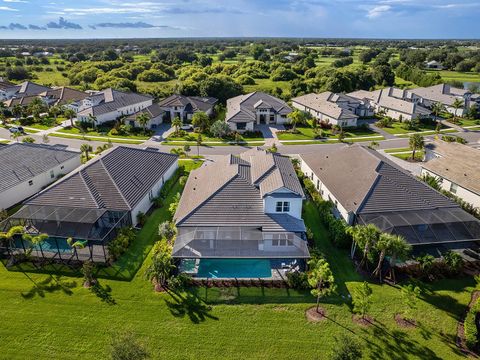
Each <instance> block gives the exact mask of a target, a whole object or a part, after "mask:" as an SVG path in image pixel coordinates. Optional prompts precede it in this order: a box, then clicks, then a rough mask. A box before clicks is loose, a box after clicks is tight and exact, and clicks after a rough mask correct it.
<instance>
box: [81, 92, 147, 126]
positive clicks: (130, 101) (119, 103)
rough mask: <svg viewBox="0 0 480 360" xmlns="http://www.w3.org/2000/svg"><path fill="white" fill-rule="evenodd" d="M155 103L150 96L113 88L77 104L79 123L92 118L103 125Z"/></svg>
mask: <svg viewBox="0 0 480 360" xmlns="http://www.w3.org/2000/svg"><path fill="white" fill-rule="evenodd" d="M152 103H153V98H152V97H151V96H150V95H143V94H137V93H129V92H123V91H119V90H114V89H112V88H109V89H106V90H103V91H100V92H98V93H94V94H92V95H90V96H88V97H86V98H85V99H83V100H81V101H79V102H77V105H76V107H75V108H76V110H77V111H78V112H77V119H78V121H84V122H89V121H90V120H91V118H92V117H93V118H95V119H96V123H97V125H98V124H102V123H104V122H107V121H112V120H116V119H118V118H120V117H122V116H127V115H131V114H135V113H138V112H139V111H140V110H143V109H145V108H147V107H149V106H150V105H152Z"/></svg>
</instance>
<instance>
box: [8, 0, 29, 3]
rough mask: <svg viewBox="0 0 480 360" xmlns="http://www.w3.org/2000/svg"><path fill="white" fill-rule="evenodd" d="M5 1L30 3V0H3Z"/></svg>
mask: <svg viewBox="0 0 480 360" xmlns="http://www.w3.org/2000/svg"><path fill="white" fill-rule="evenodd" d="M3 2H6V3H28V1H25V0H3Z"/></svg>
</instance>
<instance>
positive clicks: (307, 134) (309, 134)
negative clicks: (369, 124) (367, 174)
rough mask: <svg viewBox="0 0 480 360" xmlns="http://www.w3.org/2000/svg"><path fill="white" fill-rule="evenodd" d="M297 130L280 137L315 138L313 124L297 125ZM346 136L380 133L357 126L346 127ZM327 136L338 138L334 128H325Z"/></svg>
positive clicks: (281, 138) (283, 139)
mask: <svg viewBox="0 0 480 360" xmlns="http://www.w3.org/2000/svg"><path fill="white" fill-rule="evenodd" d="M297 130H298V131H299V132H298V133H289V132H284V133H279V134H278V135H277V136H278V139H279V140H282V141H291V140H315V136H316V134H315V131H314V129H313V128H312V127H311V126H308V125H305V126H297ZM344 131H345V137H347V138H354V137H358V136H376V135H378V134H377V133H376V132H374V131H372V130H370V129H364V128H357V129H348V128H345V129H344ZM324 132H325V134H326V136H327V137H328V138H336V137H337V135H334V134H333V133H332V130H324Z"/></svg>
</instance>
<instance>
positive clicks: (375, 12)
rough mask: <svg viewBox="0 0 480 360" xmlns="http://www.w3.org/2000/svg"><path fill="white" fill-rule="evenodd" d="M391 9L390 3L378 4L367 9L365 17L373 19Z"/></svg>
mask: <svg viewBox="0 0 480 360" xmlns="http://www.w3.org/2000/svg"><path fill="white" fill-rule="evenodd" d="M391 9H392V7H391V6H390V5H378V6H375V7H373V8H371V9H370V10H368V13H367V17H368V18H370V19H375V18H377V17H379V16H381V15H383V14H385V13H387V12H389V11H390V10H391Z"/></svg>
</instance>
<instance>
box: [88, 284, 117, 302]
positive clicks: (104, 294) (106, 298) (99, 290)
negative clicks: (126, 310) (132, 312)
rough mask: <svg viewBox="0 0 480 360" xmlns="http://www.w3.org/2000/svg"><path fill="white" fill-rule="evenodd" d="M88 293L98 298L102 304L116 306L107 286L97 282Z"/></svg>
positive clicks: (110, 290) (110, 289)
mask: <svg viewBox="0 0 480 360" xmlns="http://www.w3.org/2000/svg"><path fill="white" fill-rule="evenodd" d="M90 291H91V292H92V293H93V294H95V296H96V297H98V298H99V299H100V300H101V301H102V302H104V303H106V304H108V305H116V304H117V302H116V301H115V299H114V298H113V296H112V294H111V292H112V288H111V287H110V286H109V285H106V286H102V285H101V284H100V282H99V281H98V280H97V282H96V283H95V284H94V285H93V286H92V287H90Z"/></svg>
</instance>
